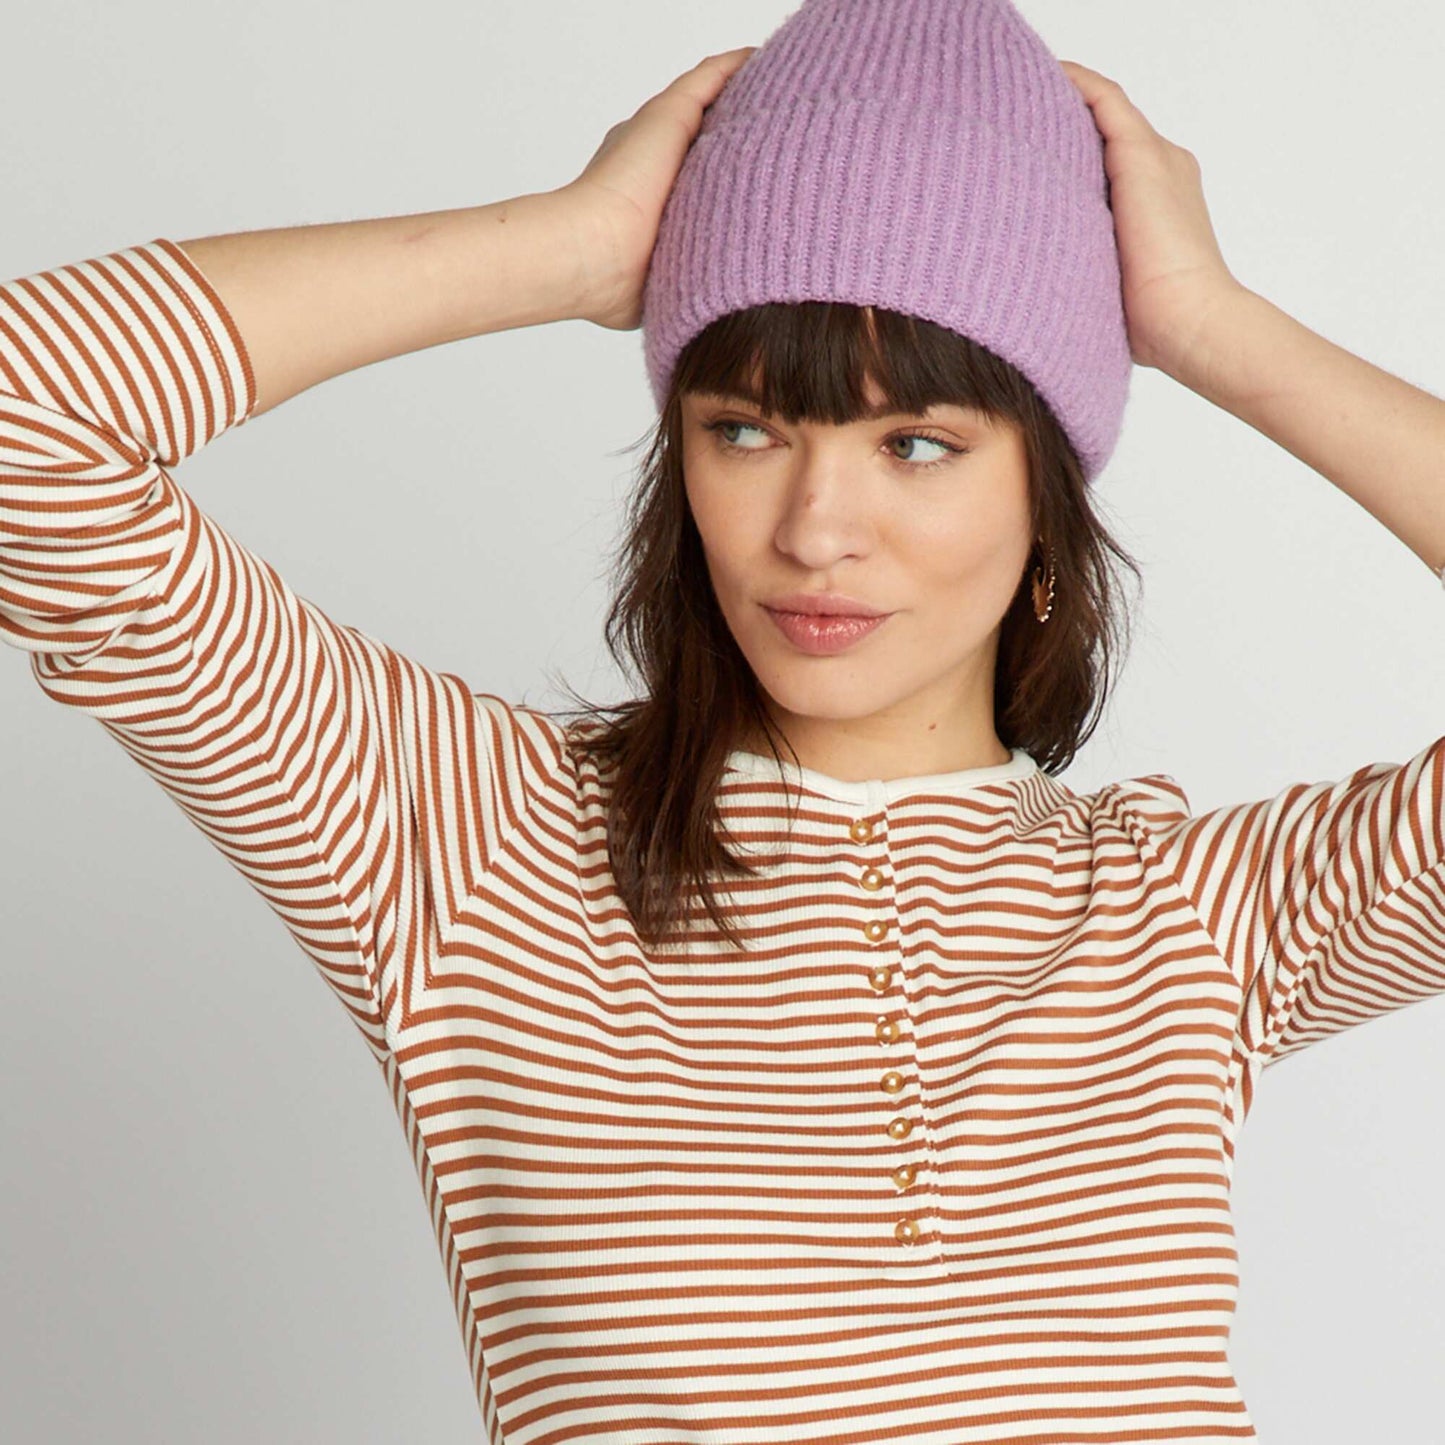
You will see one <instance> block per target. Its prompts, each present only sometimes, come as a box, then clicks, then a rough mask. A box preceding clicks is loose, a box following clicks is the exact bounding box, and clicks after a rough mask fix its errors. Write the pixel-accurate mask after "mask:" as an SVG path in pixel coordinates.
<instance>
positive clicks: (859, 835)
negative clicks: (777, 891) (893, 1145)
mask: <svg viewBox="0 0 1445 1445" xmlns="http://www.w3.org/2000/svg"><path fill="white" fill-rule="evenodd" d="M877 834H878V829H877V827H876V825H875V823H874V822H873V821H872V819H870V818H867V817H859V818H854V819H853V821H852V822H851V823H850V825H849V827H848V836H849V837H850V838H851V839H852V840H853V842H854V843H857V844H859V845H860V846H862V845H867V844H869V843H872V842H874V841H875V839H876V837H877ZM887 882H888V879H887V877H886V876H885V874H884V873H883V870H882V869H881V868H880V867H878V866H877V864H876V863H866V864H865V866H863V867H862V868H861V870H860V872H859V874H858V886H859V888H860V889H862V890H863V892H865V893H871V894H876V893H880V892H882V891H883V889H884V885H885V884H886V883H887ZM862 928H863V936H864V937H865V938H866V939H867V940H868V942H869V943H870V944H872V945H873V946H874V947H875V948H876V947H878V946H880V945H881V944H883V943H884V942H885V940H886V939H887V938H888V923H887V921H886V920H885V919H883V918H880V917H877V916H876V915H875V916H873V917H868V918H865V919H864V922H863V925H862ZM868 981H869V984H870V985H871V987H872V988H873V991H874V992H875V993H876V994H878V995H879V997H880V1000H881V999H882V997H883V996H885V995H886V994H887V993H888V991H889V990H890V989H891V988H892V987H893V983H894V966H893V962H892V961H891V960H889V959H880V960H879V961H878V962H877V963H876V964H875V965H874V966H873V967H872V968H871V969H870V971H869V975H868ZM873 1035H874V1038H875V1039H877V1041H878V1043H879V1045H880V1046H881V1047H883V1048H885V1049H886V1048H890V1047H893V1046H895V1045H896V1044H897V1043H898V1042H899V1040H900V1039H901V1038H902V1036H903V1029H902V1025H901V1023H900V1022H899V1020H898V1019H896V1018H894V1017H892V1016H890V1015H889V1014H886V1013H882V1014H879V1015H878V1017H877V1021H876V1023H875V1024H874V1029H873ZM906 1085H907V1081H906V1079H905V1078H904V1076H903V1074H902V1073H901V1072H900V1071H899V1070H898V1069H889V1070H887V1071H886V1072H885V1073H884V1074H883V1075H882V1076H881V1078H880V1079H879V1087H880V1088H881V1089H882V1090H883V1092H884V1093H885V1094H887V1095H888V1096H889V1097H894V1096H896V1095H898V1094H900V1093H902V1092H903V1090H904V1088H905V1087H906ZM886 1129H887V1132H888V1137H889V1138H890V1139H893V1140H895V1141H897V1142H899V1143H901V1142H902V1141H903V1140H905V1139H907V1138H908V1137H909V1136H910V1135H911V1134H912V1133H913V1121H912V1119H910V1118H909V1117H908V1115H907V1114H899V1115H897V1116H896V1117H895V1118H893V1119H891V1120H889V1122H888V1124H887V1125H886ZM889 1177H890V1178H891V1180H892V1182H893V1184H894V1186H895V1188H897V1189H898V1190H899V1191H900V1192H901V1191H903V1190H906V1189H909V1188H911V1187H912V1185H913V1184H914V1182H915V1181H916V1180H917V1178H918V1166H917V1165H915V1164H900V1165H899V1166H898V1167H897V1168H895V1169H894V1170H893V1171H892V1172H891V1174H890V1176H889ZM921 1234H922V1227H921V1225H920V1224H919V1221H918V1220H917V1219H915V1218H912V1217H904V1218H902V1219H899V1220H898V1221H897V1223H896V1224H895V1225H894V1227H893V1237H894V1238H895V1239H896V1240H897V1241H898V1243H899V1244H908V1245H912V1244H916V1243H917V1242H918V1239H919V1237H920V1235H921Z"/></svg>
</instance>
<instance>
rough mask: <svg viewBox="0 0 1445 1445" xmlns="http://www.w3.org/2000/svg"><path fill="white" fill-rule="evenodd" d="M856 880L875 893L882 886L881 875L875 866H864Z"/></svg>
mask: <svg viewBox="0 0 1445 1445" xmlns="http://www.w3.org/2000/svg"><path fill="white" fill-rule="evenodd" d="M858 881H859V883H861V884H862V885H863V887H865V888H866V889H867V890H868V891H869V892H870V893H876V892H877V891H878V890H879V889H880V888H881V887H882V886H883V875H882V874H881V873H880V872H879V871H878V870H877V869H876V868H865V869H864V870H863V876H862V877H861V878H860V879H859V880H858Z"/></svg>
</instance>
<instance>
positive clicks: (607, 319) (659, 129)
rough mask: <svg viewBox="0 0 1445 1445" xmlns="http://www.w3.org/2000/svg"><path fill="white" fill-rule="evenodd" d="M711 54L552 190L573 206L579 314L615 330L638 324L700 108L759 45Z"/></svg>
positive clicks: (611, 133)
mask: <svg viewBox="0 0 1445 1445" xmlns="http://www.w3.org/2000/svg"><path fill="white" fill-rule="evenodd" d="M757 48H758V47H757V46H756V45H744V46H741V47H740V48H739V49H737V50H728V51H724V52H723V53H722V54H719V55H709V56H708V57H707V59H706V60H703V61H701V62H700V63H699V64H697V65H695V66H693V68H692V69H691V70H688V71H685V72H684V73H683V74H682V75H679V76H678V77H677V79H676V80H674V81H673V82H672V84H671V85H669V86H668V87H667V89H666V90H662V91H659V92H658V93H657V94H656V95H654V96H653V97H652V98H651V99H650V100H646V101H644V102H643V103H642V105H641V106H639V107H638V109H637V110H636V111H635V112H634V113H633V114H632V115H631V116H630V117H629V118H628V119H627V120H623V121H618V123H617V124H616V125H614V126H613V127H612V129H611V130H609V131H608V132H607V134H606V135H605V136H604V137H603V138H602V144H601V145H600V146H599V147H598V148H597V152H596V154H595V155H594V156H593V157H592V159H591V160H590V161H589V162H588V163H587V168H586V169H585V170H584V171H583V172H582V174H581V175H580V176H578V177H577V179H576V180H575V181H570V182H568V184H567V185H565V186H562V187H560V188H559V189H558V190H557V191H556V192H555V193H554V194H556V195H557V196H558V197H560V198H564V199H565V200H566V202H567V203H568V204H569V205H570V206H572V207H573V208H574V220H575V223H576V226H577V236H578V240H579V243H580V244H581V245H582V247H583V250H584V264H585V265H586V267H587V269H588V273H589V282H588V286H587V291H588V297H589V299H588V303H587V305H586V307H585V309H584V311H583V313H582V316H581V318H580V319H583V320H587V321H593V322H595V323H596V324H597V325H598V326H605V327H607V328H609V329H610V330H614V331H635V330H636V329H637V327H638V326H640V325H641V324H642V292H643V286H644V284H645V282H646V280H647V272H648V268H649V267H650V266H651V264H652V250H653V247H654V246H655V245H656V244H657V232H658V227H659V226H660V225H661V223H662V212H663V208H664V207H665V206H666V204H667V198H668V196H669V195H670V194H671V193H672V187H673V184H674V182H675V181H676V180H677V176H678V173H679V172H680V171H681V169H682V163H683V160H684V159H685V158H686V156H687V152H688V149H689V147H690V146H691V145H692V143H693V140H694V139H695V138H696V136H697V133H698V131H699V130H700V129H701V127H702V118H703V111H704V110H705V109H706V108H707V107H708V106H709V105H711V104H712V103H713V101H714V100H716V99H717V97H718V96H719V95H720V94H721V93H722V90H723V87H724V86H725V85H726V84H727V82H728V81H729V80H730V79H731V78H732V76H733V74H734V73H735V72H736V71H737V70H738V69H739V68H740V67H741V66H742V65H743V63H744V62H745V61H746V60H747V58H748V57H749V56H750V55H751V54H752V53H753V52H754V51H755V50H756V49H757Z"/></svg>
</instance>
